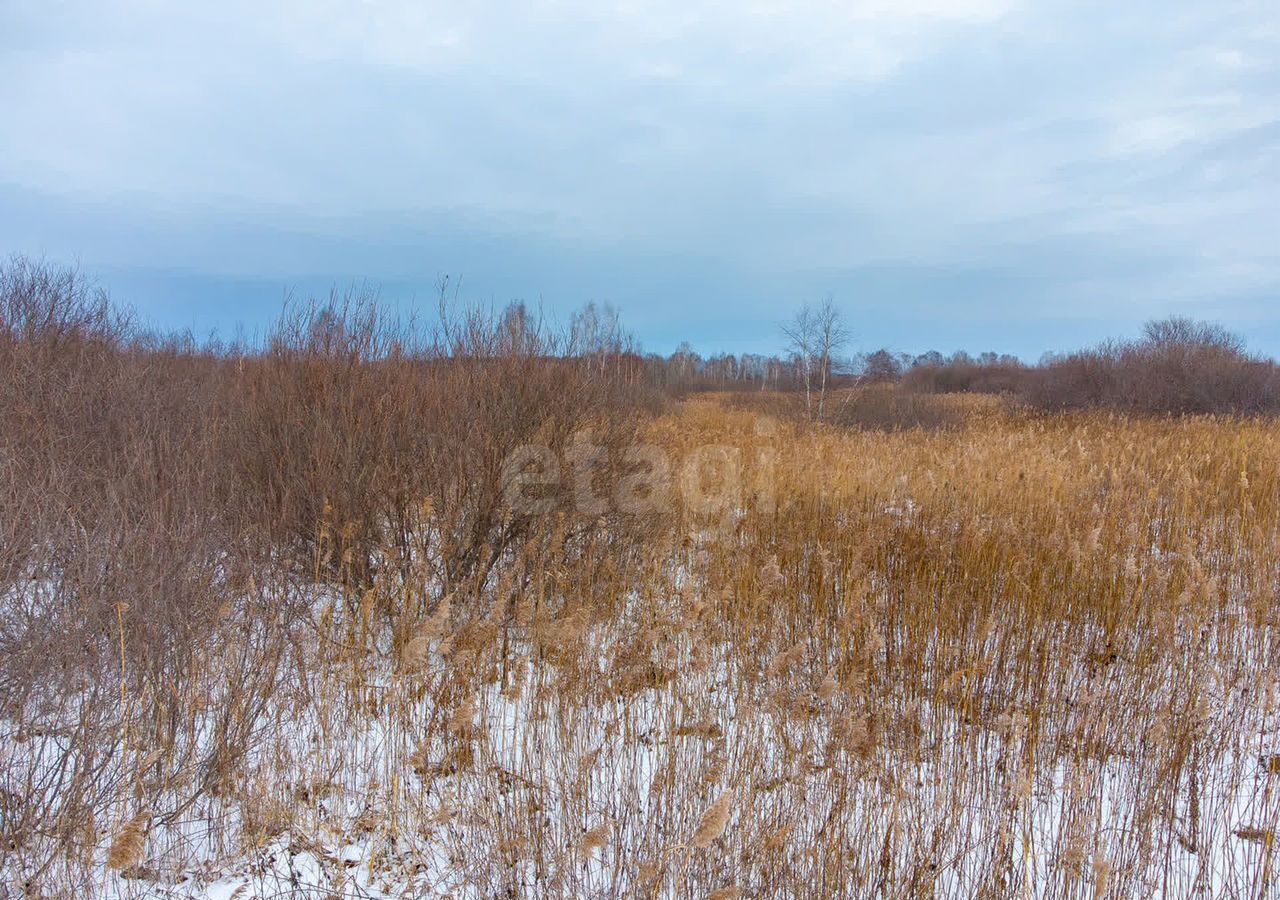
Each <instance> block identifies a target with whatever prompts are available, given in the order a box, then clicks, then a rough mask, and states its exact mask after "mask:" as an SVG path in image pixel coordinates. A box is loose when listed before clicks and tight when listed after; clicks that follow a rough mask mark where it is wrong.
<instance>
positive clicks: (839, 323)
mask: <svg viewBox="0 0 1280 900" xmlns="http://www.w3.org/2000/svg"><path fill="white" fill-rule="evenodd" d="M782 333H783V334H785V335H786V336H787V342H788V350H790V352H791V354H792V357H793V358H794V360H795V363H796V369H797V370H798V372H799V375H800V380H801V381H802V382H803V384H804V409H805V415H806V416H808V418H809V420H810V421H813V420H814V419H815V410H814V394H815V393H816V394H817V410H816V419H817V420H819V421H820V420H821V419H822V418H823V417H824V416H825V415H826V405H827V387H828V384H829V382H830V379H831V375H832V359H833V358H834V356H835V354H836V353H837V352H838V351H839V350H840V349H841V348H842V347H843V346H844V345H845V344H846V343H847V342H848V340H849V331H848V329H847V328H846V327H845V325H844V321H843V319H842V318H841V316H840V311H839V310H838V309H836V307H835V304H834V303H833V302H832V300H831V297H829V296H828V297H827V298H826V299H825V300H823V301H822V303H820V304H819V305H817V306H810V305H808V304H806V305H804V306H803V307H801V308H800V311H799V312H797V313H796V315H795V318H793V319H792V320H791V322H789V323H788V324H786V325H784V326H783V327H782Z"/></svg>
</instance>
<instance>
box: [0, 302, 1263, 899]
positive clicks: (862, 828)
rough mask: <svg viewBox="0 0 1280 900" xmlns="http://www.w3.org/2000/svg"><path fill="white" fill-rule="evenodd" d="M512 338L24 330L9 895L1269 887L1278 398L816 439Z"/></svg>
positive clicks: (961, 404)
mask: <svg viewBox="0 0 1280 900" xmlns="http://www.w3.org/2000/svg"><path fill="white" fill-rule="evenodd" d="M370 321H371V320H370ZM510 326H511V322H510V321H509V320H503V321H485V320H481V319H472V320H469V325H468V327H467V329H464V330H461V331H455V332H451V333H452V334H454V335H455V337H456V338H457V339H458V340H461V341H465V342H466V347H468V348H469V355H468V356H466V359H469V360H470V362H469V363H466V364H464V363H462V362H457V361H456V360H459V359H462V357H461V355H455V356H454V357H452V358H453V359H455V362H453V363H449V364H444V363H441V362H437V363H434V364H431V365H427V364H424V363H423V362H422V358H421V357H420V356H414V357H412V358H409V357H406V358H404V359H403V360H400V358H399V357H398V356H397V354H398V353H399V352H400V350H399V349H398V348H395V347H391V348H389V349H388V348H387V347H382V348H381V349H380V350H379V355H378V357H377V359H378V360H380V361H374V362H371V361H369V359H368V357H366V356H362V355H361V353H359V352H352V353H350V354H347V353H346V352H345V351H344V352H342V353H337V352H334V351H332V349H330V350H326V351H323V352H322V351H321V350H317V348H316V341H317V340H319V338H317V331H316V329H315V328H314V320H312V321H311V323H310V327H309V328H301V329H297V330H295V332H293V333H294V334H295V336H298V335H301V336H302V337H298V343H297V344H296V345H293V349H288V348H287V347H286V348H284V349H282V347H283V345H280V346H277V347H276V349H275V350H273V351H272V352H271V353H267V354H265V355H261V356H257V357H250V358H245V357H236V356H234V355H228V356H224V357H217V358H213V357H209V356H208V355H201V354H200V353H193V352H188V351H183V350H181V349H173V348H164V347H160V348H156V347H138V346H136V345H130V346H128V347H124V346H122V345H120V344H119V343H118V342H116V341H115V339H113V338H109V336H108V335H107V332H106V331H105V330H103V329H107V328H108V326H107V325H105V324H103V323H102V322H97V321H96V320H92V321H91V320H85V321H83V322H81V323H80V324H79V325H77V326H76V327H77V328H79V329H81V330H82V331H83V330H85V329H87V330H88V331H87V332H86V333H87V334H89V335H90V337H85V335H84V334H81V336H80V337H79V338H77V339H76V340H75V341H73V342H72V343H71V344H67V343H65V342H58V341H52V339H50V340H44V341H43V342H42V340H32V339H30V338H29V337H26V338H21V339H14V342H13V343H11V345H10V346H9V348H8V349H9V352H8V354H7V355H6V357H5V360H6V363H5V365H6V366H7V368H6V370H5V379H4V381H3V384H4V385H5V394H4V397H3V401H4V403H5V404H6V406H5V408H6V410H7V411H6V417H7V418H6V421H7V422H8V424H9V426H10V427H9V429H8V430H7V432H6V437H5V443H4V445H3V448H4V456H3V462H4V471H5V473H6V474H5V479H6V480H5V485H6V495H5V496H6V499H5V503H6V509H5V517H4V522H5V529H6V531H5V535H4V540H3V542H0V547H2V548H3V550H4V553H5V556H4V559H3V563H4V565H3V575H4V579H5V580H4V585H3V591H4V593H3V597H4V629H3V635H2V637H3V643H4V646H3V649H4V656H5V663H4V666H3V670H2V673H0V674H2V675H3V687H4V709H3V713H4V718H3V724H2V725H0V742H2V750H3V755H4V766H3V774H0V789H2V793H0V815H2V816H3V818H2V819H0V829H2V830H3V832H4V844H3V847H0V866H3V881H4V883H5V885H6V887H5V888H3V891H5V892H7V894H6V896H15V897H16V896H22V895H24V893H25V894H26V895H29V896H42V897H85V896H102V897H131V898H161V897H175V898H176V897H201V898H203V897H209V898H228V897H237V898H249V897H260V898H266V897H284V896H312V897H317V898H320V897H334V896H337V897H446V896H447V897H476V898H481V897H526V896H527V897H633V896H635V897H654V898H676V897H716V898H721V900H724V898H729V897H739V896H741V897H810V896H847V897H895V898H972V897H990V898H1007V897H1034V898H1067V897H1080V898H1102V897H1222V898H1259V900H1260V898H1266V897H1274V896H1277V886H1276V885H1277V873H1276V871H1275V870H1276V861H1275V847H1274V834H1275V830H1276V828H1277V825H1278V822H1280V733H1278V732H1277V729H1280V713H1278V710H1277V700H1278V699H1280V698H1278V697H1277V686H1278V681H1277V676H1278V675H1280V640H1278V639H1280V630H1278V629H1280V621H1277V616H1278V615H1280V610H1278V608H1277V605H1276V586H1277V574H1278V573H1277V560H1280V548H1278V547H1277V539H1278V537H1280V529H1278V526H1280V502H1277V498H1278V497H1280V492H1278V491H1280V465H1278V464H1280V431H1278V430H1277V429H1276V428H1275V426H1274V425H1273V424H1272V423H1271V422H1270V421H1269V420H1266V419H1239V418H1214V417H1208V416H1201V417H1183V418H1130V417H1123V416H1116V415H1112V414H1106V413H1098V412H1093V413H1088V412H1086V413H1071V414H1057V415H1045V414H1039V413H1032V412H1029V411H1026V410H1023V409H1019V408H1017V407H1015V406H1012V405H1010V404H1008V403H1007V402H1004V401H1002V400H999V399H997V398H991V397H974V396H951V395H941V396H935V397H932V398H931V399H930V401H929V402H930V403H932V404H933V405H934V408H933V413H935V414H937V415H934V416H933V417H932V418H933V419H936V420H937V425H936V427H927V428H926V427H920V426H919V425H918V424H917V426H916V427H912V428H906V429H892V428H885V427H859V426H858V425H857V424H844V425H831V424H815V423H809V422H802V421H799V420H797V419H796V418H795V417H794V416H789V415H787V414H786V410H787V409H788V403H789V401H788V400H787V398H785V397H782V398H779V397H771V396H770V395H757V394H752V395H743V394H734V395H717V394H694V395H691V396H689V397H687V398H685V399H683V400H655V399H653V398H652V397H649V398H648V399H643V402H640V401H636V400H635V398H634V397H632V398H631V399H627V397H628V396H630V395H626V396H624V393H625V392H623V393H619V391H622V387H619V385H622V386H623V387H625V385H626V383H627V378H628V376H626V373H625V372H624V371H623V369H622V367H621V366H620V364H619V366H618V367H617V368H616V369H609V368H608V366H609V365H610V363H608V361H607V360H606V361H604V362H601V363H600V365H599V367H598V368H593V365H594V364H593V363H591V362H590V361H587V362H585V363H582V364H581V365H577V364H575V365H573V366H566V365H561V364H552V363H550V362H546V361H545V354H544V353H543V352H542V351H541V350H537V351H534V350H529V349H527V348H525V347H524V344H523V343H521V342H520V341H511V340H507V342H506V343H503V340H506V339H504V338H502V335H503V334H506V333H508V331H509V329H510ZM94 329H99V330H100V332H101V333H99V332H96V331H94ZM370 329H371V330H368V331H366V332H362V333H363V334H365V335H366V337H367V336H368V335H370V334H373V333H374V330H376V329H374V327H373V326H372V325H370ZM504 329H505V331H504ZM339 334H341V335H343V336H344V340H346V339H347V338H349V337H350V332H349V331H341V332H339ZM326 335H327V336H326ZM333 335H334V332H326V333H325V334H324V335H321V337H323V338H324V339H325V340H328V339H329V338H332V337H333ZM459 335H462V336H461V337H459ZM523 340H524V339H523V338H521V341H523ZM486 342H487V343H486ZM357 343H359V342H357ZM69 346H73V347H74V348H75V350H74V352H73V351H69V350H68V349H67V348H68V347H69ZM326 346H327V345H326ZM344 346H350V344H349V343H348V344H344ZM361 346H364V345H361ZM455 346H457V345H455ZM477 348H487V350H485V351H484V352H481V350H480V349H477ZM437 359H439V357H437ZM397 360H400V361H397ZM610 373H612V374H610ZM601 384H607V385H611V387H609V390H601V389H597V388H598V386H599V385H601ZM415 385H416V386H417V387H416V388H415V387H414V386H415ZM498 385H506V386H508V388H509V389H508V390H506V391H497V390H496V386H498ZM513 385H518V386H519V387H518V389H516V388H515V387H511V386H513ZM175 386H176V387H175ZM504 397H514V399H511V400H510V403H512V404H515V406H513V407H508V406H504V402H507V401H503V400H500V399H498V398H504ZM441 398H446V399H444V400H442V399H441ZM864 400H865V398H862V399H859V395H857V394H856V393H855V394H854V395H847V394H846V395H840V394H837V395H836V396H835V397H833V398H832V403H833V405H834V406H835V407H836V408H837V409H839V408H845V407H848V406H849V405H850V404H852V405H853V406H857V404H858V403H861V402H863V401H864ZM130 404H132V405H130ZM531 411H532V412H531ZM943 413H945V415H944V414H943ZM415 442H417V443H415ZM393 451H394V452H393ZM405 459H411V460H412V461H413V465H412V466H410V465H407V464H402V465H401V467H400V468H399V469H396V468H394V467H393V466H392V465H391V463H392V461H395V460H401V461H403V460H405ZM433 467H434V468H433ZM389 473H390V474H389ZM391 475H396V476H397V477H391ZM400 475H403V476H404V477H399V476H400ZM410 475H412V477H409V476H410ZM60 486H61V487H60ZM272 529H279V530H278V531H273V530H272Z"/></svg>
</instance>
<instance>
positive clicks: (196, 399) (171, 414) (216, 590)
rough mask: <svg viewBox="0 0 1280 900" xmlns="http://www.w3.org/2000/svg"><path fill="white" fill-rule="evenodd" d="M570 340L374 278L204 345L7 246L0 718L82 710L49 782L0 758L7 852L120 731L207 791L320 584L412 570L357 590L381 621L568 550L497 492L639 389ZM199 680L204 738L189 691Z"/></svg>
mask: <svg viewBox="0 0 1280 900" xmlns="http://www.w3.org/2000/svg"><path fill="white" fill-rule="evenodd" d="M562 348H563V344H562V341H561V338H560V336H558V335H555V334H552V333H550V332H548V331H547V330H546V329H544V328H543V327H542V326H541V324H540V323H538V322H537V321H535V320H533V319H531V318H530V317H529V316H528V315H527V314H526V313H525V311H524V310H523V309H522V308H520V307H513V308H511V309H509V310H507V311H506V312H505V313H504V314H502V315H494V314H489V313H487V312H484V311H480V310H474V309H473V310H466V311H463V312H461V313H459V314H457V315H454V314H451V313H449V312H448V311H447V310H445V311H444V313H443V314H442V318H441V320H440V322H439V324H438V325H436V326H435V327H432V328H426V329H423V328H418V327H416V326H413V325H410V324H406V323H405V322H403V321H400V320H397V319H395V318H392V317H388V316H386V315H385V314H384V313H383V311H382V310H381V309H380V308H379V306H378V304H377V303H376V302H375V301H374V300H373V299H372V298H370V297H361V296H356V297H333V298H330V299H329V300H328V301H325V302H318V303H311V304H303V305H297V306H295V307H293V308H291V309H290V311H288V312H287V313H286V315H285V316H284V317H283V318H282V319H281V321H280V322H279V323H277V325H276V326H275V327H274V329H273V330H272V333H271V336H270V339H269V341H268V344H267V345H266V346H265V347H264V348H263V349H261V350H250V349H248V348H243V347H239V348H229V349H228V348H211V347H209V348H201V347H199V346H197V345H196V344H195V343H194V342H193V341H191V340H189V339H184V338H163V337H162V338H157V337H155V336H152V335H147V334H144V333H142V332H141V331H139V330H138V329H137V328H135V327H134V326H133V325H132V324H131V323H130V321H129V319H128V317H126V316H123V315H121V314H120V313H119V312H118V311H116V310H115V309H114V308H113V307H112V305H111V304H110V303H109V302H108V299H107V298H106V296H105V295H104V294H102V293H101V292H99V291H96V290H94V289H93V288H92V287H91V286H90V285H89V284H88V283H87V282H86V281H85V280H84V279H83V278H81V277H80V276H78V275H77V274H76V273H75V272H73V271H67V270H62V269H58V268H55V267H51V266H48V265H44V264H39V263H33V262H30V261H27V260H23V259H15V260H13V261H11V262H10V263H9V264H7V265H4V266H0V421H3V423H4V427H3V428H2V429H0V600H2V601H3V608H4V616H3V621H0V723H2V724H0V739H2V740H3V741H5V742H6V743H7V742H9V741H15V740H23V739H25V738H24V735H29V734H30V733H32V732H35V733H46V734H52V733H63V732H64V731H65V730H66V729H67V728H68V727H70V726H69V725H68V721H74V722H75V723H76V724H75V725H74V729H75V731H74V733H68V737H69V738H70V740H68V741H66V742H65V743H54V742H44V743H42V744H41V745H40V747H41V750H40V752H41V753H42V754H46V755H47V758H43V759H41V760H38V761H37V762H36V764H35V765H34V766H33V767H32V768H31V769H30V770H29V773H28V776H24V777H30V778H32V779H35V778H37V777H38V780H31V781H24V782H22V783H17V782H11V781H9V780H8V779H5V780H4V782H3V783H0V825H2V826H3V830H4V842H3V846H0V858H2V857H3V855H4V854H5V853H6V852H7V851H6V850H5V847H9V848H11V849H16V848H21V847H23V846H26V845H28V844H29V843H31V842H35V843H39V842H40V841H46V842H47V841H52V842H54V843H57V844H60V845H64V846H65V845H68V844H69V843H70V842H74V840H75V839H77V838H76V836H77V835H79V834H80V833H81V831H82V830H83V829H85V828H88V827H90V825H91V823H92V820H93V813H94V810H95V808H99V809H100V804H99V802H98V795H99V794H100V793H105V794H111V793H113V792H116V791H117V790H118V788H119V786H120V784H121V783H124V784H127V783H128V778H130V777H132V776H131V773H130V768H129V767H130V765H133V764H132V763H130V762H129V760H128V756H129V753H130V750H131V748H132V747H135V746H146V747H150V748H155V747H161V748H165V749H166V759H167V760H170V761H171V762H172V764H173V766H174V767H175V769H174V770H173V771H172V772H171V773H170V774H171V775H172V776H173V777H174V778H175V779H176V778H179V776H180V777H181V782H182V783H183V784H184V785H185V787H184V788H183V791H185V794H182V795H183V796H187V797H188V798H190V797H193V796H195V795H196V794H199V793H200V792H203V791H208V790H210V789H212V788H213V786H214V784H215V783H216V782H217V780H218V778H219V777H220V775H219V773H222V772H225V770H226V769H227V767H228V766H230V765H233V764H234V759H235V757H236V754H237V753H239V752H242V751H244V750H245V749H246V748H247V747H248V746H249V743H250V740H251V735H252V730H253V727H254V723H255V721H256V720H257V714H258V711H259V710H260V709H261V707H262V704H264V703H265V702H266V701H267V699H268V698H269V697H270V696H271V694H272V692H273V691H274V690H275V689H276V687H277V680H278V677H279V672H280V668H281V666H282V665H283V664H284V661H285V660H286V658H287V657H288V656H289V655H290V653H291V652H292V650H291V648H292V647H293V646H294V643H293V640H294V638H293V636H294V635H296V632H297V629H299V628H301V627H303V626H304V624H305V622H306V621H307V620H308V616H309V608H307V607H301V606H296V605H291V604H295V603H296V602H297V600H299V599H302V598H304V597H305V596H306V595H307V593H308V592H311V593H314V590H315V589H317V587H325V586H327V587H325V589H332V590H334V591H336V592H337V593H338V595H339V596H341V598H342V599H343V601H344V602H345V603H354V604H359V603H360V602H362V597H363V596H365V588H366V587H367V585H368V584H370V583H372V581H373V579H375V578H378V579H380V581H381V583H384V584H385V583H388V582H389V581H390V580H392V579H394V578H396V577H397V576H399V579H400V581H401V582H402V583H406V584H408V582H409V579H408V573H409V569H410V568H411V567H413V568H414V576H415V577H414V579H413V584H414V585H416V587H414V588H412V589H410V588H408V587H406V589H405V590H404V591H403V592H401V593H399V594H398V595H396V597H395V599H394V603H392V602H391V600H389V599H384V601H383V602H382V603H380V604H379V605H378V607H377V608H376V609H372V610H368V611H367V612H369V613H370V614H379V615H381V617H382V620H383V621H385V622H388V623H392V624H394V623H395V622H396V621H398V620H399V619H401V618H404V619H406V620H407V619H413V618H415V617H420V616H422V615H425V613H426V610H427V609H428V608H429V607H430V606H431V605H432V604H434V603H436V602H438V600H439V598H440V597H441V596H444V595H445V594H446V593H447V594H451V595H453V596H454V598H455V603H458V604H460V605H461V604H465V603H468V602H470V601H472V600H473V599H474V598H476V597H478V595H479V592H480V588H481V586H482V585H483V584H484V582H485V580H486V578H487V577H488V575H489V572H490V570H491V569H492V568H493V566H494V564H495V561H497V560H500V559H503V558H505V557H507V556H509V555H511V554H512V553H516V552H519V553H521V554H525V555H526V556H529V555H531V554H535V553H537V552H540V551H539V548H546V547H552V546H554V547H558V548H561V549H563V548H566V547H571V546H572V540H573V536H574V534H575V533H577V532H578V531H583V532H585V531H586V530H587V529H588V528H590V527H592V526H591V524H590V523H586V522H581V523H580V522H577V521H575V520H572V519H571V520H569V521H568V522H567V523H560V524H558V525H557V529H556V531H555V533H554V534H551V533H550V531H549V529H548V527H546V523H544V522H541V521H534V520H533V518H532V517H530V516H523V517H522V516H520V515H518V514H512V513H511V512H510V511H509V510H508V509H507V508H506V507H505V505H504V503H503V499H504V494H503V492H504V488H505V482H504V479H506V478H509V476H510V473H509V472H507V471H506V470H505V468H504V463H505V462H506V461H507V459H508V457H509V456H510V455H511V453H512V451H514V450H515V449H516V448H518V447H521V446H522V445H524V444H528V443H537V444H541V445H545V446H548V447H551V448H553V449H555V448H562V447H563V446H564V444H565V442H566V441H568V440H569V439H570V438H571V436H573V435H574V434H575V433H577V432H578V431H579V430H580V429H590V430H591V440H592V443H593V444H595V445H597V446H602V447H604V448H605V449H606V451H607V450H608V448H609V447H610V446H611V445H612V444H613V443H616V442H617V441H618V440H619V439H620V438H621V436H622V435H625V434H628V433H629V432H630V429H629V428H628V427H627V422H628V421H629V420H630V418H631V417H632V414H633V412H634V411H635V409H636V407H637V403H638V402H639V400H640V395H639V393H638V391H637V388H636V382H635V379H633V378H632V379H629V378H628V377H626V376H627V374H628V373H627V372H625V371H624V370H623V369H622V368H620V367H619V366H617V365H615V364H614V363H615V361H614V360H613V359H612V358H611V357H610V356H609V355H608V354H607V353H594V354H591V355H588V356H576V357H573V358H570V357H568V356H566V355H564V353H563V352H562ZM608 462H609V456H608V454H607V453H606V457H605V460H604V463H603V465H608ZM552 490H553V491H557V490H558V491H559V494H558V496H560V498H561V499H563V495H565V494H566V493H567V492H566V491H565V490H561V489H557V488H552ZM553 499H554V498H553ZM566 508H567V507H566ZM593 521H594V517H593ZM214 654H216V655H218V656H219V658H220V662H219V664H218V665H214V664H213V661H212V659H211V655H214ZM85 685H87V686H90V689H89V690H87V691H81V690H80V689H79V688H78V687H76V686H85ZM68 703H73V704H74V715H73V716H70V719H69V718H68V717H69V715H70V712H71V710H70V709H69V708H68V707H67V704H68ZM210 703H213V704H214V705H215V706H216V708H219V709H225V711H226V713H225V717H223V718H222V719H221V721H220V724H219V726H218V728H219V740H218V741H217V742H216V746H217V750H216V751H210V749H209V747H210V746H211V745H210V742H209V741H208V740H207V739H202V738H201V737H200V735H199V734H197V733H196V731H195V730H194V729H195V728H196V724H195V722H194V720H192V719H191V717H190V716H184V715H183V713H182V710H184V709H186V710H190V709H191V708H194V707H199V706H201V705H206V706H207V705H208V704H210ZM211 754H212V755H211ZM135 763H136V761H135ZM32 773H35V774H32ZM158 812H160V813H164V814H172V815H178V814H179V812H180V810H172V809H171V810H168V811H158Z"/></svg>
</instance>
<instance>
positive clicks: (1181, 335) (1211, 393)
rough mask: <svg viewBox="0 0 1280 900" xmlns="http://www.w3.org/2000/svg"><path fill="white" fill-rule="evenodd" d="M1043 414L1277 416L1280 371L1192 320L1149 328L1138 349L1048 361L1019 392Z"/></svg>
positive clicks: (1108, 348) (1117, 345)
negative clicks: (1097, 411)
mask: <svg viewBox="0 0 1280 900" xmlns="http://www.w3.org/2000/svg"><path fill="white" fill-rule="evenodd" d="M1022 395H1023V397H1024V399H1025V400H1026V401H1027V402H1028V403H1030V404H1031V405H1032V406H1035V407H1037V408H1040V409H1045V410H1063V409H1087V408H1105V409H1112V410H1116V411H1119V412H1127V413H1138V414H1154V415H1184V414H1197V413H1200V414H1204V413H1216V414H1228V415H1260V414H1274V413H1276V412H1280V367H1277V366H1276V364H1275V363H1274V362H1273V361H1271V360H1267V359H1261V358H1258V357H1254V356H1250V355H1249V354H1247V353H1246V352H1245V351H1244V344H1243V342H1242V341H1241V340H1240V339H1239V338H1238V337H1236V336H1234V335H1232V334H1230V333H1228V332H1226V331H1224V330H1222V329H1221V328H1219V327H1217V326H1214V325H1209V324H1205V323H1198V322H1192V321H1190V320H1187V319H1180V318H1172V319H1166V320H1163V321H1156V322H1151V323H1149V324H1148V325H1147V327H1146V330H1145V333H1144V336H1143V337H1142V338H1141V339H1140V340H1138V341H1133V342H1112V343H1108V344H1104V345H1103V346H1101V347H1098V348H1096V349H1093V350H1087V351H1082V352H1079V353H1073V354H1070V355H1067V356H1065V357H1061V358H1055V359H1050V360H1048V361H1047V362H1045V363H1044V364H1042V365H1041V366H1040V367H1039V368H1038V369H1036V370H1034V371H1033V372H1032V373H1031V377H1030V378H1028V379H1026V381H1025V382H1024V384H1023V386H1022Z"/></svg>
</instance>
